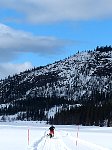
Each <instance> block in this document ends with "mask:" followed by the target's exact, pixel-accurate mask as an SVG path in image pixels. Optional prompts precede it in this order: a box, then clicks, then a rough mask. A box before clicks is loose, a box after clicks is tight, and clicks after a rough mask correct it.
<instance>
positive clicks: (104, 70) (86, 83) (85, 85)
mask: <svg viewBox="0 0 112 150" xmlns="http://www.w3.org/2000/svg"><path fill="white" fill-rule="evenodd" d="M97 93H103V94H104V95H105V96H107V95H108V97H109V98H110V97H111V96H112V48H111V47H107V46H106V47H103V48H102V47H101V48H97V49H96V50H95V51H87V52H81V53H77V54H75V55H74V56H71V57H69V58H66V59H64V60H61V61H58V62H55V63H53V64H49V65H47V66H43V67H38V68H33V69H32V70H27V71H25V72H21V73H20V74H16V75H14V76H13V77H10V76H9V77H8V78H7V79H5V80H1V81H0V103H1V106H0V110H1V111H0V112H1V114H0V115H3V114H4V113H3V112H2V110H3V109H5V111H7V108H8V109H9V107H10V109H9V110H8V111H10V110H11V109H12V107H13V106H14V108H15V109H14V112H13V114H15V113H17V112H18V113H21V112H24V111H25V110H28V108H29V106H27V105H26V103H27V102H28V101H30V102H31V101H32V103H33V102H35V100H36V99H38V101H39V100H40V101H41V102H43V103H42V104H41V105H40V104H39V103H38V106H39V105H40V106H45V105H46V106H45V107H46V110H47V111H48V109H51V107H55V102H53V103H52V106H50V108H49V107H48V106H47V104H46V103H45V101H44V100H43V99H42V98H46V99H47V98H51V97H52V98H53V99H55V100H56V99H58V98H64V99H65V100H73V101H78V102H79V101H84V100H86V101H87V100H91V99H92V98H93V97H94V95H95V94H96V95H97ZM40 97H41V99H39V98H40ZM19 101H21V102H19ZM26 101H27V102H26ZM22 102H24V105H23V104H22ZM57 103H58V102H57ZM4 104H5V105H4ZM18 105H19V106H18ZM29 105H30V103H29ZM34 105H35V104H34ZM56 105H57V104H56ZM58 105H59V103H58ZM25 107H26V108H25ZM17 108H19V109H17ZM24 108H25V109H24ZM44 109H45V108H44ZM36 113H37V112H36ZM38 113H39V112H38ZM9 114H10V113H9Z"/></svg>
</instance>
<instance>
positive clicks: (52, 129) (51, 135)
mask: <svg viewBox="0 0 112 150" xmlns="http://www.w3.org/2000/svg"><path fill="white" fill-rule="evenodd" d="M54 129H55V127H54V126H53V125H52V126H51V127H50V128H49V130H50V133H49V135H50V137H53V136H54Z"/></svg>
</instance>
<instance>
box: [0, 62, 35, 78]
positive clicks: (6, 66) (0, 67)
mask: <svg viewBox="0 0 112 150" xmlns="http://www.w3.org/2000/svg"><path fill="white" fill-rule="evenodd" d="M31 68H33V66H32V64H31V63H30V62H25V63H23V64H12V63H1V64H0V78H2V79H4V78H5V77H8V75H10V76H12V75H14V74H16V73H20V72H22V71H25V70H27V69H31Z"/></svg>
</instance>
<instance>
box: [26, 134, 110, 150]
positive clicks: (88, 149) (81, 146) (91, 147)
mask: <svg viewBox="0 0 112 150" xmlns="http://www.w3.org/2000/svg"><path fill="white" fill-rule="evenodd" d="M76 143H77V144H76ZM28 150H110V149H108V148H106V147H102V146H100V145H97V144H95V143H91V142H89V141H86V140H83V139H80V138H76V137H75V136H73V135H72V134H70V133H67V132H62V131H61V132H60V131H55V137H53V138H51V139H50V138H49V137H48V136H47V133H46V131H45V133H44V135H43V136H42V137H41V138H40V140H37V141H35V142H34V143H33V145H32V146H30V147H29V148H28Z"/></svg>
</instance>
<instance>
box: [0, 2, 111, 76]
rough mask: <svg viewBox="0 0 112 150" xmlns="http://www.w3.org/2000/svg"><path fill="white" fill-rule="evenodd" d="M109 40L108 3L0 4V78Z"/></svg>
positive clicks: (106, 43) (106, 42)
mask: <svg viewBox="0 0 112 150" xmlns="http://www.w3.org/2000/svg"><path fill="white" fill-rule="evenodd" d="M111 40H112V1H111V0H99V1H98V0H97V1H96V0H94V1H93V0H19V1H17V0H4V1H2V2H0V78H5V77H7V76H8V75H13V74H15V73H19V72H20V71H24V70H25V69H28V68H32V67H34V66H35V67H36V66H42V65H46V64H49V63H53V62H55V61H57V60H60V59H64V58H66V57H68V56H70V55H73V54H75V53H76V52H77V51H84V50H93V49H94V48H95V47H96V46H105V45H111V42H112V41H111Z"/></svg>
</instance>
